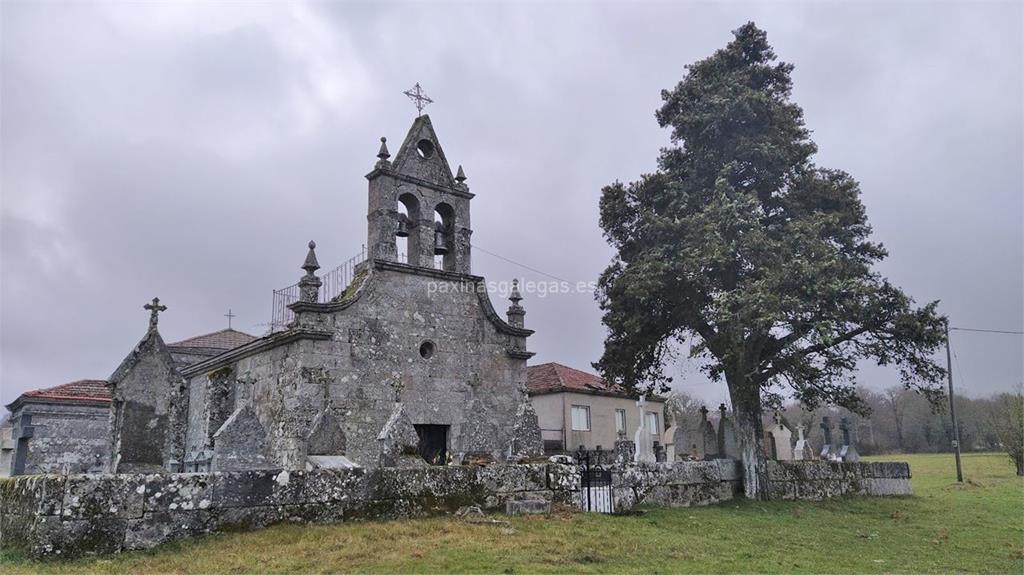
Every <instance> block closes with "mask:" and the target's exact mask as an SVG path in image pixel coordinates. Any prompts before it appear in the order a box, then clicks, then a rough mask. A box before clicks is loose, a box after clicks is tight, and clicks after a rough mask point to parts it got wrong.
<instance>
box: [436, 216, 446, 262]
mask: <svg viewBox="0 0 1024 575" xmlns="http://www.w3.org/2000/svg"><path fill="white" fill-rule="evenodd" d="M447 253H448V232H447V231H446V230H445V229H444V224H442V223H441V222H436V223H435V225H434V255H435V256H443V255H445V254H447Z"/></svg>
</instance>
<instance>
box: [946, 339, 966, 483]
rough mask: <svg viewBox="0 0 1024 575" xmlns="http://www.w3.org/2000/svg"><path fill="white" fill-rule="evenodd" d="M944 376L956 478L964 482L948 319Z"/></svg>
mask: <svg viewBox="0 0 1024 575" xmlns="http://www.w3.org/2000/svg"><path fill="white" fill-rule="evenodd" d="M946 376H947V377H948V379H949V415H950V416H952V418H953V453H955V454H956V480H957V481H958V482H959V483H963V482H964V472H963V470H962V469H961V467H960V426H959V425H957V422H956V403H955V402H954V401H953V360H952V355H951V354H950V351H949V321H948V320H947V321H946Z"/></svg>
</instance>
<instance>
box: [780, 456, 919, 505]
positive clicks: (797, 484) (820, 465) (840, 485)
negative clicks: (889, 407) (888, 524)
mask: <svg viewBox="0 0 1024 575" xmlns="http://www.w3.org/2000/svg"><path fill="white" fill-rule="evenodd" d="M768 491H769V497H770V498H772V499H811V500H816V499H825V498H828V497H835V496H838V495H883V496H884V495H911V494H912V491H911V488H910V464H909V463H906V462H902V461H901V462H880V461H876V462H871V463H866V462H859V463H840V462H836V461H769V462H768Z"/></svg>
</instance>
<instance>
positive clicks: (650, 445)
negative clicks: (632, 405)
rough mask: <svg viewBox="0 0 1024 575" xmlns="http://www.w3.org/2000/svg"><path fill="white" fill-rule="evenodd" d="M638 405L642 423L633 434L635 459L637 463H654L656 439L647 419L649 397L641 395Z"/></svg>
mask: <svg viewBox="0 0 1024 575" xmlns="http://www.w3.org/2000/svg"><path fill="white" fill-rule="evenodd" d="M636 407H637V409H638V410H639V412H640V425H639V426H637V428H636V433H634V434H633V443H635V444H636V453H634V454H633V461H634V462H636V463H654V462H655V461H656V459H655V457H654V439H653V438H652V437H651V431H650V430H649V429H647V425H646V422H645V420H646V419H647V411H646V407H647V398H646V397H644V396H642V395H641V396H640V400H639V401H637V402H636Z"/></svg>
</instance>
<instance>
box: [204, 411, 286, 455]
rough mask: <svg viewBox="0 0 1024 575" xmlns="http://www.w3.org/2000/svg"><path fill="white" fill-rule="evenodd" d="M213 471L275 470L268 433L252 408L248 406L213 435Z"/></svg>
mask: <svg viewBox="0 0 1024 575" xmlns="http://www.w3.org/2000/svg"><path fill="white" fill-rule="evenodd" d="M210 465H211V467H212V470H213V471H242V470H247V469H269V468H271V467H274V465H273V464H272V463H271V461H270V459H269V458H268V457H267V433H266V431H265V430H264V429H263V425H262V424H261V423H260V420H259V418H258V417H256V412H255V411H254V410H253V409H252V404H250V403H245V404H244V405H242V407H240V408H239V409H237V410H236V411H235V412H234V413H233V414H231V417H228V419H227V421H225V422H224V425H222V426H221V427H220V429H218V430H217V432H216V433H214V434H213V455H212V458H211V462H210Z"/></svg>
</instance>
